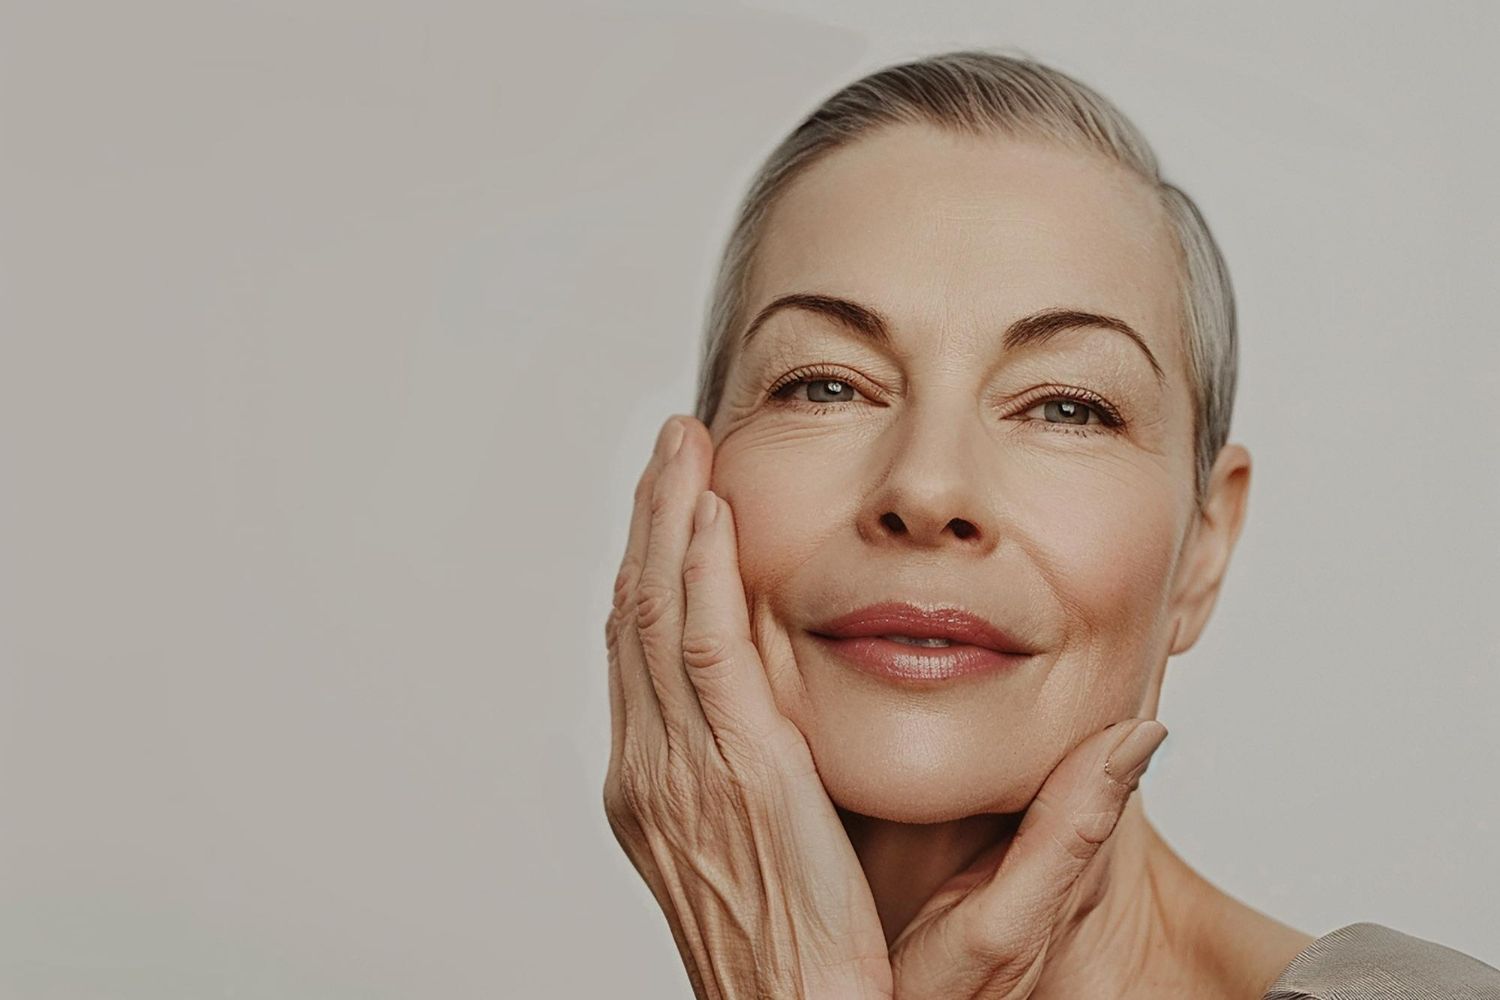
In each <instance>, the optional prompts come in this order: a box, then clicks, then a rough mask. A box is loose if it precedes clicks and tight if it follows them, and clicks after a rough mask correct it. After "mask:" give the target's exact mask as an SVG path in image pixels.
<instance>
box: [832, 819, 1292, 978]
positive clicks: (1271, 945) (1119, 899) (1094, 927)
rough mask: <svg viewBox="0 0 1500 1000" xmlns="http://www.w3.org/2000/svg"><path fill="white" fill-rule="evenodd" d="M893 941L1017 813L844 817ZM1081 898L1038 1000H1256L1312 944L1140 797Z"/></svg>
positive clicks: (1098, 859) (1008, 831)
mask: <svg viewBox="0 0 1500 1000" xmlns="http://www.w3.org/2000/svg"><path fill="white" fill-rule="evenodd" d="M840 814H841V816H842V817H843V819H844V825H845V829H846V830H847V831H848V832H849V838H850V841H851V842H852V843H853V845H854V849H855V852H856V854H857V855H858V856H859V859H860V864H861V865H862V866H863V868H864V870H865V876H866V879H867V880H868V882H869V884H870V890H871V893H872V894H873V895H874V898H875V905H876V909H877V910H878V911H879V914H880V919H881V922H882V924H883V925H884V927H885V934H886V941H887V943H889V942H890V941H892V940H894V939H895V937H896V935H898V934H899V933H900V932H901V930H902V928H904V927H905V926H906V925H907V923H908V922H909V921H910V920H911V918H912V916H913V915H914V914H915V913H916V912H917V910H918V909H920V908H921V906H922V904H923V903H924V902H926V900H927V899H928V898H929V897H930V896H931V895H932V894H933V892H935V891H936V890H937V888H938V886H940V885H942V883H943V882H945V881H946V880H947V879H949V878H950V877H952V876H953V875H954V874H956V873H957V872H959V871H961V870H962V869H964V868H965V867H967V866H968V864H969V863H970V862H971V861H972V860H973V859H974V858H975V857H976V856H977V855H978V854H979V853H980V852H982V851H983V850H984V849H985V848H987V847H990V846H991V845H993V844H994V843H996V841H997V840H1001V839H1005V840H1008V839H1009V838H1010V837H1012V836H1013V835H1014V834H1015V830H1016V827H1017V826H1018V825H1019V822H1020V818H1021V817H1020V815H1019V814H1006V815H999V814H986V815H979V816H969V817H965V818H963V819H957V820H951V821H949V822H945V823H932V824H911V823H895V822H891V821H888V820H880V819H873V818H871V817H868V816H861V815H857V814H854V813H849V812H847V811H842V810H841V811H840ZM1073 898H1076V899H1077V900H1078V901H1079V902H1078V904H1077V906H1076V907H1075V909H1074V911H1073V912H1072V914H1071V915H1070V916H1068V917H1066V918H1065V919H1064V921H1063V923H1062V924H1061V925H1060V926H1059V927H1058V928H1057V930H1056V931H1055V932H1054V934H1053V937H1052V942H1051V944H1049V946H1048V951H1047V956H1048V957H1047V961H1046V968H1045V971H1044V972H1043V974H1042V978H1041V979H1040V980H1039V981H1038V983H1037V986H1036V989H1035V990H1034V991H1033V992H1032V994H1031V997H1032V1000H1051V998H1054V997H1080V996H1111V997H1120V998H1130V997H1136V996H1141V997H1146V996H1150V997H1156V998H1162V997H1201V998H1226V1000H1228V998H1234V1000H1260V998H1261V996H1262V994H1263V993H1264V990H1265V988H1266V987H1268V986H1269V985H1270V984H1271V982H1272V981H1274V980H1275V978H1276V977H1277V976H1278V975H1279V974H1280V973H1281V971H1282V970H1283V969H1284V968H1285V967H1286V966H1287V964H1288V963H1290V962H1291V960H1292V959H1293V958H1294V957H1295V956H1296V954H1297V953H1298V952H1299V951H1301V950H1302V949H1303V948H1304V947H1306V946H1307V945H1308V944H1310V943H1311V942H1312V940H1313V938H1312V937H1311V936H1310V935H1307V934H1304V933H1302V932H1301V931H1298V930H1295V929H1293V928H1291V927H1287V926H1286V925H1284V924H1281V923H1279V922H1278V921H1275V920H1273V919H1271V918H1270V917H1268V916H1266V915H1265V914H1263V913H1260V912H1259V911H1256V910H1254V909H1251V908H1250V907H1248V906H1246V905H1245V904H1243V903H1241V902H1239V901H1238V900H1235V899H1234V898H1232V897H1230V896H1228V895H1227V894H1225V893H1224V892H1222V891H1220V890H1219V889H1218V888H1216V887H1215V886H1213V885H1212V884H1211V883H1209V882H1208V881H1207V880H1205V879H1204V878H1203V877H1202V876H1200V875H1199V874H1198V873H1197V872H1195V871H1193V869H1192V868H1190V867H1189V866H1188V865H1187V864H1186V862H1184V861H1183V860H1182V859H1181V858H1180V857H1178V855H1177V854H1176V853H1175V852H1174V851H1173V850H1172V849H1171V848H1170V847H1169V846H1168V845H1167V843H1166V841H1165V840H1163V839H1162V837H1161V835H1160V834H1159V833H1158V832H1157V831H1156V828H1155V827H1154V826H1152V824H1151V823H1150V822H1149V821H1148V820H1147V819H1146V815H1145V812H1144V807H1143V805H1142V802H1141V794H1140V792H1139V791H1137V792H1136V793H1135V794H1134V795H1132V796H1131V799H1130V802H1129V803H1128V804H1127V806H1126V808H1125V812H1124V814H1123V815H1122V816H1121V817H1120V821H1119V823H1118V824H1117V825H1116V827H1115V831H1114V833H1113V834H1112V835H1111V836H1110V838H1109V840H1108V841H1106V842H1105V844H1104V846H1103V847H1101V848H1100V851H1099V854H1098V855H1096V856H1095V858H1094V861H1093V862H1092V863H1091V864H1090V865H1089V868H1088V870H1087V871H1086V872H1085V873H1084V875H1083V878H1082V879H1081V880H1080V883H1079V885H1078V886H1077V888H1076V890H1075V892H1074V894H1073Z"/></svg>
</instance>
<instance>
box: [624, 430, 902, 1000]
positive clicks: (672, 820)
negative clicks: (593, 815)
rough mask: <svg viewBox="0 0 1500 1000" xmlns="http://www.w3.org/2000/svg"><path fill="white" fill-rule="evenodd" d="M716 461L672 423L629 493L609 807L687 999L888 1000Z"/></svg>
mask: <svg viewBox="0 0 1500 1000" xmlns="http://www.w3.org/2000/svg"><path fill="white" fill-rule="evenodd" d="M679 428H680V429H681V431H682V432H683V433H681V434H678V429H679ZM678 439H680V441H681V445H680V448H678V449H677V450H676V453H675V455H673V444H674V443H675V441H676V440H678ZM712 461H713V442H712V439H711V438H710V437H709V434H708V430H707V428H706V427H704V425H703V423H702V422H701V421H698V420H695V419H692V418H689V417H683V416H680V415H679V416H675V417H673V418H672V419H671V420H669V421H668V423H667V425H666V427H664V428H663V431H662V434H661V437H660V438H659V439H658V443H657V449H656V453H655V454H654V455H653V456H652V459H651V461H650V463H649V464H648V465H647V467H646V470H645V472H644V473H643V474H642V476H641V479H640V483H639V485H638V486H637V487H636V491H635V510H634V513H633V515H632V517H631V522H630V541H629V543H628V546H627V548H626V552H625V557H624V560H623V562H622V565H621V567H620V573H619V576H618V578H617V579H616V582H615V595H614V607H613V610H612V611H611V613H610V616H609V621H608V624H607V626H606V629H605V637H606V640H607V642H608V646H609V688H610V716H611V728H612V734H613V735H612V742H611V749H610V759H609V769H608V773H607V775H606V778H605V783H604V808H605V813H606V815H607V816H608V818H609V823H610V828H611V829H612V830H613V831H614V834H615V838H616V839H617V840H618V841H619V842H620V846H621V847H622V848H624V850H625V853H626V854H627V855H628V856H629V858H630V860H631V863H632V864H634V866H635V868H636V870H637V871H638V872H639V873H640V875H641V877H642V878H643V879H645V881H646V883H647V884H648V885H649V886H650V888H651V891H652V894H653V895H654V896H655V897H656V900H657V902H658V903H659V904H660V906H661V908H662V910H663V911H664V912H665V914H666V917H667V921H668V923H669V924H670V925H671V928H672V935H673V938H674V939H675V940H676V942H677V947H678V950H679V951H680V952H681V954H682V957H683V961H684V963H685V964H686V966H687V971H688V976H689V978H690V979H691V980H692V984H693V989H694V992H695V993H696V995H697V996H699V997H713V998H721V997H723V998H738V997H757V998H758V997H777V998H781V997H786V998H788V1000H791V998H797V1000H801V998H811V1000H820V998H824V997H827V998H835V997H836V998H849V1000H857V998H862V997H886V998H889V997H890V995H891V968H890V961H889V955H888V953H887V949H886V941H885V935H884V932H883V931H882V929H881V924H880V919H879V916H878V914H877V912H876V909H875V903H874V899H873V898H872V896H871V894H870V889H869V885H868V883H867V882H866V880H865V877H864V870H863V869H862V868H861V867H860V864H859V860H858V858H857V856H856V855H855V853H854V848H853V846H852V845H851V844H850V842H849V838H848V834H847V833H846V832H845V831H844V827H843V824H842V823H841V822H840V820H839V817H838V814H837V812H836V811H835V810H834V807H833V803H832V802H831V801H830V800H829V798H828V793H827V792H826V791H825V790H824V788H823V784H822V782H821V780H820V779H819V777H818V773H817V770H816V767H815V766H814V763H813V759H812V754H811V752H810V751H809V749H808V746H807V743H806V740H805V739H804V738H803V736H802V733H801V731H800V730H798V729H797V728H796V726H795V725H794V724H793V723H792V722H791V721H790V720H789V719H787V718H786V717H785V716H783V715H782V714H781V713H780V711H779V710H778V708H777V706H776V703H775V701H774V699H773V697H772V692H771V687H770V682H769V681H768V680H767V673H766V667H765V665H764V664H763V662H762V659H761V655H760V652H759V650H758V648H757V647H756V645H755V643H754V642H753V640H752V636H751V629H750V620H749V610H748V607H747V602H746V597H745V592H744V585H743V582H742V580H741V578H740V574H739V560H738V552H737V548H736V540H735V538H736V536H735V528H734V518H733V514H732V511H731V510H730V507H729V504H728V503H726V502H725V501H724V500H723V499H722V498H720V497H718V496H716V495H714V494H713V493H711V492H706V490H707V486H708V481H709V473H710V470H711V468H712Z"/></svg>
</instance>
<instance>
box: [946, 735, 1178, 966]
mask: <svg viewBox="0 0 1500 1000" xmlns="http://www.w3.org/2000/svg"><path fill="white" fill-rule="evenodd" d="M1122 733H1123V734H1124V735H1122ZM1166 735H1167V727H1166V726H1163V725H1162V724H1161V723H1160V722H1157V721H1156V720H1155V719H1146V720H1138V719H1128V720H1125V721H1124V722H1121V723H1116V724H1115V725H1113V726H1110V727H1108V728H1106V729H1104V730H1102V731H1101V732H1098V733H1095V734H1094V735H1093V736H1091V737H1089V738H1088V739H1087V740H1084V741H1083V742H1082V743H1080V744H1079V745H1078V746H1077V747H1076V748H1075V749H1074V750H1073V751H1072V752H1071V753H1069V754H1068V756H1066V757H1064V758H1063V760H1062V762H1061V763H1060V764H1058V765H1057V767H1056V768H1054V769H1053V771H1052V773H1051V774H1050V775H1048V777H1047V780H1046V781H1045V782H1044V783H1043V784H1042V788H1041V791H1039V792H1038V793H1037V796H1036V799H1035V800H1034V801H1033V802H1032V803H1031V805H1030V806H1029V807H1027V810H1026V816H1025V818H1024V819H1023V820H1022V821H1021V826H1020V828H1019V829H1018V830H1017V831H1016V836H1015V839H1014V840H1013V841H1012V843H1011V844H1010V847H1009V849H1008V850H1007V851H1006V852H1005V854H1004V857H1003V858H1002V859H1001V861H1000V864H999V866H998V867H997V868H996V869H995V871H994V872H993V874H991V875H990V876H989V878H988V879H986V880H985V881H984V882H982V883H981V884H980V885H979V886H978V887H977V888H975V890H974V891H973V892H972V893H970V894H969V895H968V896H966V897H965V898H964V899H963V900H962V901H961V902H960V903H959V904H958V905H957V906H956V907H955V912H954V916H956V917H958V918H959V927H960V930H961V932H962V933H963V936H964V937H965V938H966V939H967V942H968V944H969V946H970V948H971V949H972V950H973V951H975V952H977V953H978V954H981V955H984V954H986V953H990V949H989V946H990V945H991V944H995V945H999V946H1000V948H1001V949H1002V950H1004V949H1005V948H1006V947H1007V946H1009V944H1010V942H1012V941H1013V940H1014V938H1013V934H1014V933H1017V932H1019V930H1020V929H1021V928H1022V927H1023V926H1027V927H1046V928H1051V927H1052V926H1053V925H1054V924H1055V922H1056V920H1057V919H1058V916H1059V913H1060V911H1061V909H1062V907H1063V904H1064V903H1065V902H1066V900H1067V897H1068V893H1069V891H1070V890H1071V889H1072V888H1073V885H1074V883H1075V882H1077V880H1078V877H1079V876H1080V875H1081V874H1082V873H1083V870H1084V869H1085V868H1086V867H1087V866H1088V863H1089V862H1090V861H1092V860H1093V858H1094V856H1095V855H1096V854H1097V853H1098V851H1099V848H1100V846H1101V845H1103V843H1104V842H1105V841H1106V840H1107V839H1108V838H1109V835H1110V834H1111V833H1112V832H1113V831H1114V828H1115V824H1116V823H1117V822H1118V821H1119V818H1120V814H1121V813H1122V812H1123V811H1124V809H1125V803H1126V801H1127V800H1128V799H1129V797H1130V793H1131V791H1132V790H1133V789H1134V788H1135V787H1136V784H1137V783H1138V782H1139V779H1140V776H1141V774H1142V773H1144V771H1145V769H1146V766H1147V764H1148V763H1149V762H1150V760H1151V755H1152V754H1153V753H1155V752H1156V748H1157V747H1159V746H1161V742H1162V740H1164V739H1165V738H1166ZM993 954H995V957H1002V956H1000V955H999V953H998V952H995V953H993Z"/></svg>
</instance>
